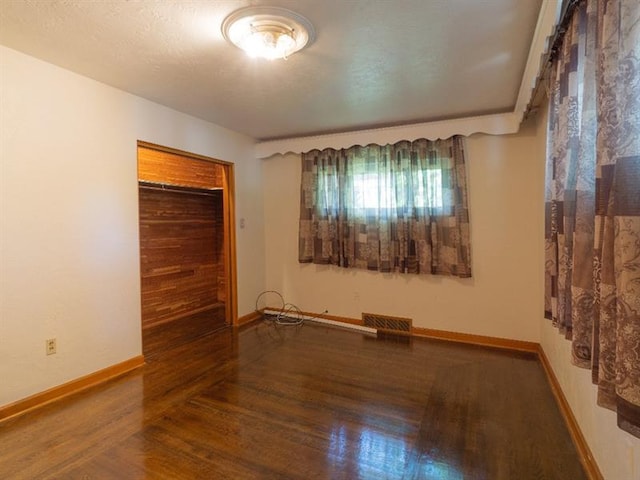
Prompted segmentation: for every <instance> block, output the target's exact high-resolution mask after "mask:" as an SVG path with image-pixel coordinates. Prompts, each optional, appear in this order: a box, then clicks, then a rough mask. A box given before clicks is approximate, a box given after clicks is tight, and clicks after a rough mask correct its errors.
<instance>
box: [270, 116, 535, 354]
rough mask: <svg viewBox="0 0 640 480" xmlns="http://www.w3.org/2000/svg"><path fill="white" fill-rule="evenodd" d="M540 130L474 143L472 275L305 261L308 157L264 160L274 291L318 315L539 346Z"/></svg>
mask: <svg viewBox="0 0 640 480" xmlns="http://www.w3.org/2000/svg"><path fill="white" fill-rule="evenodd" d="M535 134H536V131H535V125H530V126H526V127H524V128H523V130H521V132H520V133H518V134H514V135H506V136H490V135H483V134H482V135H481V134H478V135H473V136H471V137H469V138H468V139H467V152H468V181H469V190H470V191H469V194H470V209H471V211H470V215H471V223H472V232H471V235H472V261H473V278H472V279H457V278H451V277H441V276H428V275H424V276H417V275H399V274H398V275H391V274H380V273H375V272H368V271H363V270H355V269H342V268H339V267H333V266H330V267H329V266H317V265H301V264H299V263H298V261H297V258H298V257H297V250H298V240H297V235H298V218H299V195H300V194H299V189H300V157H299V155H296V154H288V155H275V156H273V157H271V158H268V159H266V160H264V166H263V170H264V181H265V188H264V196H265V197H264V206H265V245H266V252H267V256H266V286H267V288H269V289H274V290H278V291H280V292H281V293H282V294H283V295H284V296H285V300H286V301H287V302H290V303H293V304H295V305H297V306H298V307H299V308H300V309H302V310H304V311H310V312H323V311H324V310H325V309H327V310H329V313H330V314H334V315H338V316H345V317H352V318H360V316H361V313H362V312H374V313H383V314H389V315H395V316H404V317H411V318H413V320H414V325H415V326H418V327H428V328H435V329H441V330H448V331H455V332H464V333H472V334H479V335H489V336H494V337H503V338H511V339H518V340H527V341H533V342H538V341H539V312H540V310H541V306H540V303H539V302H540V300H539V299H540V297H541V295H542V276H541V275H542V272H541V270H540V265H541V262H542V254H543V251H542V248H541V246H540V241H539V239H540V236H541V235H542V211H541V209H540V202H541V201H542V182H543V177H544V169H543V165H541V164H539V162H536V161H535V155H536V152H535V148H536V145H537V143H536V139H535Z"/></svg>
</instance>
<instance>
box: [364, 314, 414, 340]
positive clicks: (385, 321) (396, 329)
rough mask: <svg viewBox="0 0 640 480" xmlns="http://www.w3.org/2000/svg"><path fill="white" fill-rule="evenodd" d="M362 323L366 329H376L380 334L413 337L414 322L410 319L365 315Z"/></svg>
mask: <svg viewBox="0 0 640 480" xmlns="http://www.w3.org/2000/svg"><path fill="white" fill-rule="evenodd" d="M362 321H363V322H364V326H365V327H371V328H375V329H377V330H378V331H379V332H383V333H390V334H394V335H411V325H412V322H413V320H411V319H410V318H401V317H390V316H388V315H378V314H376V313H363V314H362Z"/></svg>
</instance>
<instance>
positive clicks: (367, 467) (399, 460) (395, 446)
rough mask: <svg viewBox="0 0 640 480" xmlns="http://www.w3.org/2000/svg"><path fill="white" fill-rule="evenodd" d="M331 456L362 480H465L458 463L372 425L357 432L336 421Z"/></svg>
mask: <svg viewBox="0 0 640 480" xmlns="http://www.w3.org/2000/svg"><path fill="white" fill-rule="evenodd" d="M354 443H357V445H356V446H354ZM327 456H328V457H329V460H330V461H331V462H333V464H334V465H335V466H336V467H338V466H340V468H343V469H349V470H351V471H352V474H353V478H357V479H362V480H364V479H374V478H375V479H379V478H384V479H403V480H405V479H406V480H409V479H416V480H417V479H424V480H463V476H462V474H461V473H460V471H459V470H458V468H457V467H456V466H455V465H451V464H449V463H447V462H445V461H443V459H436V458H434V456H430V455H426V454H420V453H419V452H416V451H415V450H414V447H413V446H412V445H411V444H408V443H407V441H406V440H405V439H403V438H397V437H394V436H392V435H388V434H386V433H384V432H380V431H377V430H373V429H369V428H364V429H361V430H359V431H358V432H357V433H355V432H350V431H349V430H348V429H347V427H346V426H344V425H341V424H337V425H334V427H333V429H332V431H331V436H330V444H329V448H328V451H327ZM354 460H355V462H356V465H353V464H352V462H354Z"/></svg>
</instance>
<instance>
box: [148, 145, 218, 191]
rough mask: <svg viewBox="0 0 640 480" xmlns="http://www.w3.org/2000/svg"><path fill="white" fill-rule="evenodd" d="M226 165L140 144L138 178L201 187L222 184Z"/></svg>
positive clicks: (212, 186)
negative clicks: (144, 146)
mask: <svg viewBox="0 0 640 480" xmlns="http://www.w3.org/2000/svg"><path fill="white" fill-rule="evenodd" d="M223 168H224V167H222V165H219V164H217V163H214V162H208V161H206V160H196V159H191V158H185V157H184V156H182V155H178V154H175V153H170V152H163V151H159V150H154V149H150V148H143V147H139V148H138V180H141V181H145V182H154V183H160V184H167V185H181V186H189V187H198V188H222V187H223V180H222V170H223Z"/></svg>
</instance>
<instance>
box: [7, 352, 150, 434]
mask: <svg viewBox="0 0 640 480" xmlns="http://www.w3.org/2000/svg"><path fill="white" fill-rule="evenodd" d="M143 365H144V357H143V356H142V355H139V356H137V357H133V358H130V359H129V360H125V361H124V362H121V363H117V364H115V365H111V366H110V367H107V368H104V369H102V370H98V371H97V372H94V373H90V374H89V375H85V376H84V377H80V378H77V379H75V380H71V381H70V382H67V383H63V384H62V385H58V386H57V387H53V388H50V389H49V390H45V391H44V392H40V393H36V394H35V395H31V396H30V397H27V398H23V399H22V400H18V401H17V402H13V403H10V404H8V405H4V406H2V407H0V422H2V421H4V420H7V419H9V418H12V417H15V416H17V415H22V414H23V413H26V412H28V411H30V410H33V409H35V408H38V407H42V406H43V405H46V404H48V403H51V402H54V401H56V400H60V399H62V398H65V397H68V396H70V395H73V394H74V393H78V392H80V391H82V390H86V389H87V388H90V387H93V386H95V385H98V384H100V383H104V382H106V381H108V380H111V379H112V378H115V377H119V376H120V375H124V374H125V373H127V372H130V371H132V370H135V369H136V368H139V367H141V366H143Z"/></svg>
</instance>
